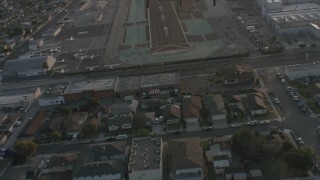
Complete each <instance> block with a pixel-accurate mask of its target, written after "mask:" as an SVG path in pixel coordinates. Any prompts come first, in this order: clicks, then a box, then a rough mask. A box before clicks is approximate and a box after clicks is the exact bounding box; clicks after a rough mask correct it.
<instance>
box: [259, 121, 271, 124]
mask: <svg viewBox="0 0 320 180" xmlns="http://www.w3.org/2000/svg"><path fill="white" fill-rule="evenodd" d="M259 124H270V121H269V120H264V121H260V122H259Z"/></svg>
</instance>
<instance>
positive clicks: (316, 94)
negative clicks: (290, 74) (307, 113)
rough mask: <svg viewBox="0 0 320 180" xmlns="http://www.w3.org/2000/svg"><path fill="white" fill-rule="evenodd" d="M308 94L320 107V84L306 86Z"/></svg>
mask: <svg viewBox="0 0 320 180" xmlns="http://www.w3.org/2000/svg"><path fill="white" fill-rule="evenodd" d="M306 89H307V92H308V93H309V94H310V96H311V97H312V99H313V100H314V101H315V102H316V103H317V105H318V106H320V83H314V84H308V85H307V86H306Z"/></svg>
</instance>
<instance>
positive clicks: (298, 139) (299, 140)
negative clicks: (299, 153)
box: [297, 137, 304, 145]
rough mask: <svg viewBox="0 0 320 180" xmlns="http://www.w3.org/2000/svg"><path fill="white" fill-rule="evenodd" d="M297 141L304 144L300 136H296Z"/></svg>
mask: <svg viewBox="0 0 320 180" xmlns="http://www.w3.org/2000/svg"><path fill="white" fill-rule="evenodd" d="M297 142H298V143H299V144H300V145H304V142H303V140H302V138H301V137H298V138H297Z"/></svg>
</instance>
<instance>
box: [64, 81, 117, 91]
mask: <svg viewBox="0 0 320 180" xmlns="http://www.w3.org/2000/svg"><path fill="white" fill-rule="evenodd" d="M116 81H117V78H111V79H103V80H91V81H83V82H76V83H71V84H70V85H69V87H68V88H67V90H66V94H72V93H81V92H83V91H90V90H95V91H102V90H113V89H114V87H115V84H116Z"/></svg>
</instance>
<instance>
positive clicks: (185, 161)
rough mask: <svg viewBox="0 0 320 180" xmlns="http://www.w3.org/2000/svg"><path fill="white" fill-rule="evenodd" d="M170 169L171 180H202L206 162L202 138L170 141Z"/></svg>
mask: <svg viewBox="0 0 320 180" xmlns="http://www.w3.org/2000/svg"><path fill="white" fill-rule="evenodd" d="M168 168H169V169H170V176H171V179H174V180H175V179H192V180H202V179H203V178H204V175H203V174H204V161H203V155H202V149H201V146H200V138H199V137H190V138H181V139H172V140H170V141H169V142H168Z"/></svg>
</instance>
